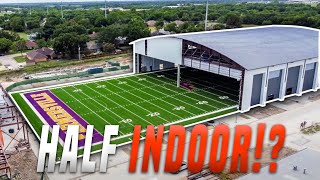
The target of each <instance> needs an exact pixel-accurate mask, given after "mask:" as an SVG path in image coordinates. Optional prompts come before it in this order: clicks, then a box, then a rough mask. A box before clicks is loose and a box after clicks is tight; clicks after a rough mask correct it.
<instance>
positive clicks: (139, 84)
mask: <svg viewBox="0 0 320 180" xmlns="http://www.w3.org/2000/svg"><path fill="white" fill-rule="evenodd" d="M126 80H129V81H132V80H130V79H129V78H128V79H126ZM118 82H120V81H119V80H118ZM138 84H139V85H141V84H140V83H138ZM125 85H126V86H129V87H132V88H135V87H134V86H131V85H130V84H128V83H127V84H125ZM117 87H118V86H117ZM119 88H120V89H122V88H121V87H119ZM137 90H138V91H140V92H142V93H144V94H147V95H149V96H151V97H155V96H154V95H152V94H149V93H147V92H144V91H141V90H140V89H137ZM128 93H130V94H132V95H133V96H136V97H138V98H139V99H142V100H143V98H141V97H139V96H137V95H135V94H133V93H131V92H128ZM165 95H167V94H165ZM159 100H160V101H163V102H164V103H166V104H169V105H171V106H172V107H173V108H175V107H177V106H176V105H174V104H172V103H170V102H167V101H164V100H162V99H159ZM147 102H148V103H150V104H152V105H154V106H156V107H158V108H160V109H163V110H164V111H167V112H168V113H170V114H172V115H175V116H177V117H179V118H180V119H183V118H182V117H180V116H178V115H176V114H173V113H171V112H169V111H168V110H166V109H164V108H162V107H159V106H158V105H156V104H153V103H151V102H149V101H147ZM183 111H185V112H187V113H189V114H192V115H195V114H193V113H191V112H189V111H186V110H183Z"/></svg>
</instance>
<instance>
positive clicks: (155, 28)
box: [149, 27, 157, 33]
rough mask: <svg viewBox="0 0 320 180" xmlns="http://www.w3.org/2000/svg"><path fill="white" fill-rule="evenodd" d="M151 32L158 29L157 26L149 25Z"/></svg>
mask: <svg viewBox="0 0 320 180" xmlns="http://www.w3.org/2000/svg"><path fill="white" fill-rule="evenodd" d="M149 29H150V31H151V33H153V32H155V31H156V30H157V27H149Z"/></svg>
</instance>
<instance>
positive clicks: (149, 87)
mask: <svg viewBox="0 0 320 180" xmlns="http://www.w3.org/2000/svg"><path fill="white" fill-rule="evenodd" d="M128 80H129V81H131V82H134V83H136V84H138V85H140V86H144V87H146V88H148V89H151V90H153V91H156V92H158V93H161V94H164V95H165V96H168V95H167V94H165V93H163V92H161V91H158V90H156V89H152V88H151V87H153V86H146V85H144V84H140V83H137V82H135V81H133V80H131V79H130V78H128ZM131 87H133V86H131ZM139 91H141V90H139ZM141 92H143V93H145V94H148V95H149V96H153V95H152V94H149V93H147V92H144V91H141ZM176 94H178V95H180V93H176ZM153 97H155V96H153ZM169 97H172V98H173V99H175V100H177V101H180V102H182V103H184V104H187V105H189V106H192V107H195V108H198V107H196V106H193V105H192V104H189V103H186V102H184V101H181V100H180V99H177V98H174V97H173V96H169ZM160 100H162V99H160ZM162 101H164V100H162ZM164 102H166V103H167V104H170V105H172V106H173V107H176V105H174V104H172V103H169V102H167V101H164ZM198 109H200V108H198ZM200 110H202V111H204V112H206V111H205V110H203V109H200ZM183 111H185V112H187V113H189V114H192V115H195V114H194V113H192V112H189V111H187V110H183Z"/></svg>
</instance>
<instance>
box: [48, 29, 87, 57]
mask: <svg viewBox="0 0 320 180" xmlns="http://www.w3.org/2000/svg"><path fill="white" fill-rule="evenodd" d="M88 39H89V38H88V36H86V35H78V34H77V33H75V32H71V33H63V34H60V35H59V36H58V37H56V38H54V40H53V48H54V50H55V51H58V52H61V53H62V54H63V55H64V56H68V57H69V58H72V57H75V55H77V54H78V48H79V46H80V48H81V49H84V48H85V47H86V42H87V41H88Z"/></svg>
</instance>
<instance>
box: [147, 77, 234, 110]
mask: <svg viewBox="0 0 320 180" xmlns="http://www.w3.org/2000/svg"><path fill="white" fill-rule="evenodd" d="M146 77H147V78H148V77H149V78H151V79H155V80H157V81H160V82H163V81H161V80H158V79H156V78H154V77H151V76H146ZM166 84H169V85H170V86H174V87H175V88H176V86H175V85H172V84H171V83H168V82H167V83H166ZM159 87H162V88H165V89H167V90H169V91H172V92H175V91H173V90H171V89H169V88H166V87H164V86H159ZM189 93H192V94H195V95H197V96H201V97H204V98H205V99H209V100H211V101H215V102H218V103H219V104H223V105H225V106H229V105H227V104H224V103H221V102H219V101H217V100H214V99H211V98H208V97H206V96H203V95H201V94H197V93H195V92H192V91H189ZM182 95H183V96H185V97H187V98H189V99H192V100H195V101H197V102H199V100H198V99H194V98H192V97H189V96H187V95H185V94H182ZM206 105H208V106H211V107H213V108H215V109H219V108H218V107H215V106H213V105H211V104H206Z"/></svg>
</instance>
